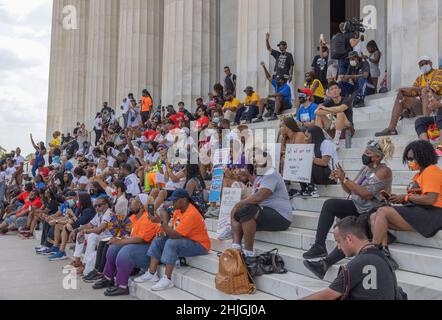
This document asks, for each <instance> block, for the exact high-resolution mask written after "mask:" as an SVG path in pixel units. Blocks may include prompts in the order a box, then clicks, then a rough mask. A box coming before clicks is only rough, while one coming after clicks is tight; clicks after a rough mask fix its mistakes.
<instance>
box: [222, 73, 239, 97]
mask: <svg viewBox="0 0 442 320" xmlns="http://www.w3.org/2000/svg"><path fill="white" fill-rule="evenodd" d="M224 73H225V74H226V79H225V80H224V91H225V92H233V94H234V96H235V97H236V74H233V73H232V72H231V71H230V67H224Z"/></svg>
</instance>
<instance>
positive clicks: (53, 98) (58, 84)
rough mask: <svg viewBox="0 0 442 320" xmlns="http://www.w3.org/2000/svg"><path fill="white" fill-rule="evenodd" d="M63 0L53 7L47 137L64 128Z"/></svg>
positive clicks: (57, 1) (55, 1)
mask: <svg viewBox="0 0 442 320" xmlns="http://www.w3.org/2000/svg"><path fill="white" fill-rule="evenodd" d="M62 10H63V0H54V4H53V8H52V34H51V59H50V66H49V90H48V111H47V112H48V113H47V126H46V137H47V139H49V137H51V134H52V132H54V131H56V130H60V129H62V116H63V110H62V108H61V106H62V105H63V93H64V86H63V83H64V72H63V59H64V46H63V26H62V20H63V16H62Z"/></svg>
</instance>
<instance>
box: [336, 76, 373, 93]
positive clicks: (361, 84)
mask: <svg viewBox="0 0 442 320" xmlns="http://www.w3.org/2000/svg"><path fill="white" fill-rule="evenodd" d="M339 87H340V88H341V95H342V96H343V97H347V96H351V95H352V94H353V93H354V92H356V91H358V92H359V95H360V96H361V97H362V98H365V97H366V96H369V95H372V94H374V93H375V88H374V86H373V85H372V84H370V83H369V82H368V81H367V79H365V78H364V77H361V78H359V80H358V82H357V83H356V84H351V83H348V82H344V81H341V82H339Z"/></svg>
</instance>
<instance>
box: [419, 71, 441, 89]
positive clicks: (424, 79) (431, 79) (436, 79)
mask: <svg viewBox="0 0 442 320" xmlns="http://www.w3.org/2000/svg"><path fill="white" fill-rule="evenodd" d="M428 85H430V88H431V89H433V91H435V92H436V93H437V94H439V95H441V94H442V70H440V69H438V70H433V71H431V72H430V73H429V74H422V75H420V76H419V77H418V78H417V79H416V81H414V84H413V87H418V88H425V87H426V86H428Z"/></svg>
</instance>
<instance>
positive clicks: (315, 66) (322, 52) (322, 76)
mask: <svg viewBox="0 0 442 320" xmlns="http://www.w3.org/2000/svg"><path fill="white" fill-rule="evenodd" d="M318 49H319V55H317V56H316V57H315V58H314V59H313V62H312V71H313V72H314V73H315V75H316V78H317V79H319V81H321V82H322V85H323V86H324V88H327V87H328V82H327V69H328V53H329V50H328V48H327V47H326V46H321V47H320V48H318Z"/></svg>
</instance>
